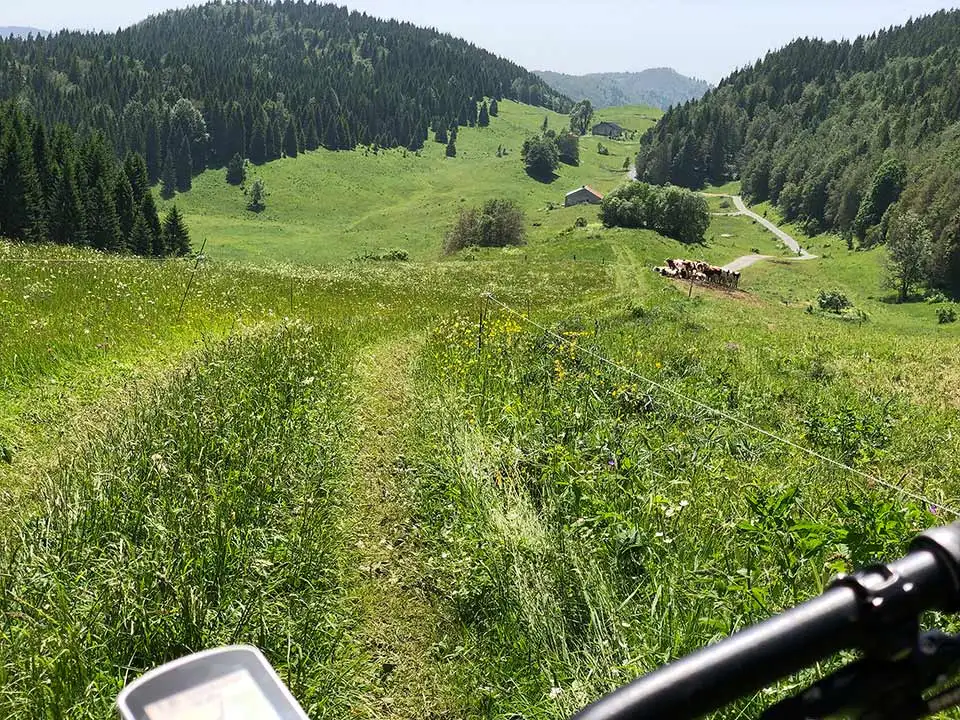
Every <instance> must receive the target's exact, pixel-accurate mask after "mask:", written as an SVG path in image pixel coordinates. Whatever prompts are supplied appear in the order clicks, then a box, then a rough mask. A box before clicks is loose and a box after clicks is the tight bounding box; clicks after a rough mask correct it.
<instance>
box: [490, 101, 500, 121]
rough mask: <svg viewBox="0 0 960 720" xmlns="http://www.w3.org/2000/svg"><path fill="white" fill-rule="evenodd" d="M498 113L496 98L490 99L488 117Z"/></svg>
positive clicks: (498, 106)
mask: <svg viewBox="0 0 960 720" xmlns="http://www.w3.org/2000/svg"><path fill="white" fill-rule="evenodd" d="M499 114H500V104H499V103H498V102H497V99H496V98H493V100H491V101H490V117H496V116H497V115H499Z"/></svg>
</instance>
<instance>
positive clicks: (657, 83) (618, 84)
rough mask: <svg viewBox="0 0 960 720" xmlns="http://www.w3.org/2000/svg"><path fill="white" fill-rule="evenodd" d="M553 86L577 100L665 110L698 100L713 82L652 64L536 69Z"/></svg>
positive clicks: (595, 103)
mask: <svg viewBox="0 0 960 720" xmlns="http://www.w3.org/2000/svg"><path fill="white" fill-rule="evenodd" d="M536 73H537V75H539V76H540V77H541V78H543V79H544V80H545V81H546V82H547V83H548V84H549V85H550V87H553V88H556V89H557V90H559V91H560V92H562V93H563V94H565V95H567V96H569V97H571V98H574V99H575V100H589V101H590V102H591V103H593V104H594V105H595V106H596V107H613V106H616V105H649V106H651V107H658V108H660V109H661V110H666V109H667V108H670V107H673V106H674V105H680V104H682V103H685V102H687V101H688V100H698V99H699V98H701V97H703V95H704V93H706V92H707V90H709V89H710V84H709V83H707V82H705V81H703V80H697V79H695V78H689V77H687V76H686V75H681V74H680V73H678V72H677V71H676V70H673V69H671V68H651V69H649V70H644V71H643V72H635V73H591V74H589V75H564V74H563V73H555V72H547V71H540V70H537V71H536Z"/></svg>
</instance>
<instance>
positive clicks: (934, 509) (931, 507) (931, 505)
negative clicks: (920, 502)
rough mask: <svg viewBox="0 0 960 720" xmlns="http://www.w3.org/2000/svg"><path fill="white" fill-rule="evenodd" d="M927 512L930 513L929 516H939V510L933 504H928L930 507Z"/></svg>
mask: <svg viewBox="0 0 960 720" xmlns="http://www.w3.org/2000/svg"><path fill="white" fill-rule="evenodd" d="M927 510H929V511H930V514H931V515H939V514H940V509H939V508H938V507H937V506H936V505H934V504H933V503H931V504H930V506H929V507H928V508H927Z"/></svg>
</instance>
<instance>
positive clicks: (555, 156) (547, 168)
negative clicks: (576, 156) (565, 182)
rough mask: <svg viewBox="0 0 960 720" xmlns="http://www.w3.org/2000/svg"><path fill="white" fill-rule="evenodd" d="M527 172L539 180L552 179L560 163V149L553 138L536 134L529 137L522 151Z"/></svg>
mask: <svg viewBox="0 0 960 720" xmlns="http://www.w3.org/2000/svg"><path fill="white" fill-rule="evenodd" d="M520 154H521V156H522V157H523V165H524V167H525V168H526V170H527V174H528V175H530V176H531V177H534V178H537V179H538V180H550V179H552V178H553V171H554V170H556V169H557V165H559V164H560V151H559V150H557V144H556V142H554V141H553V139H551V138H547V137H540V136H534V137H531V138H527V140H526V141H525V142H524V143H523V149H522V150H521V152H520Z"/></svg>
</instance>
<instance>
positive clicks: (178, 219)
mask: <svg viewBox="0 0 960 720" xmlns="http://www.w3.org/2000/svg"><path fill="white" fill-rule="evenodd" d="M163 239H164V244H165V245H166V248H167V252H168V253H170V254H171V255H186V254H188V253H189V252H190V234H189V233H188V232H187V226H186V224H185V223H184V222H183V216H182V215H181V214H180V211H179V210H177V206H176V205H174V206H173V207H171V208H170V212H168V213H167V217H166V218H165V219H164V221H163Z"/></svg>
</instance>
